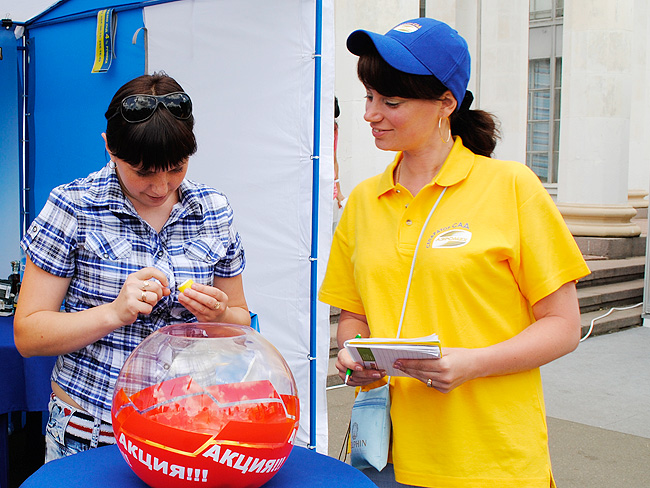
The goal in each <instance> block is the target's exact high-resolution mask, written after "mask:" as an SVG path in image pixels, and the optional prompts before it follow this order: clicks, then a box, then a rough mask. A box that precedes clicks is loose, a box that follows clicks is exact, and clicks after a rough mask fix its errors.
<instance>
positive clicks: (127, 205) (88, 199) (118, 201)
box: [82, 164, 203, 215]
mask: <svg viewBox="0 0 650 488" xmlns="http://www.w3.org/2000/svg"><path fill="white" fill-rule="evenodd" d="M178 192H179V203H180V204H181V205H182V207H183V210H184V214H198V215H203V206H202V205H201V202H200V200H199V198H197V197H196V195H195V194H194V193H193V192H192V191H191V185H190V183H189V182H188V181H187V180H183V182H182V183H181V185H180V186H179V187H178ZM82 200H83V201H84V202H85V203H86V204H87V205H88V206H90V207H108V208H109V209H110V210H111V211H112V212H117V213H129V214H132V215H137V212H136V211H135V208H134V207H133V204H132V203H131V201H130V200H129V199H128V198H127V197H126V196H125V195H124V192H123V191H122V187H121V186H120V181H119V179H118V178H117V173H116V172H115V168H114V167H112V166H111V165H110V164H107V165H106V166H104V167H103V168H102V169H101V170H99V171H98V172H96V173H94V175H93V180H92V183H91V184H90V186H89V187H88V190H87V191H86V193H85V195H84V196H83V197H82Z"/></svg>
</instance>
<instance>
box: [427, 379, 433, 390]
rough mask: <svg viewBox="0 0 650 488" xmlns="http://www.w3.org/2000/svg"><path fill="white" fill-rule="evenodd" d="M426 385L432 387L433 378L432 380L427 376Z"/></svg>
mask: <svg viewBox="0 0 650 488" xmlns="http://www.w3.org/2000/svg"><path fill="white" fill-rule="evenodd" d="M427 386H428V387H429V388H433V380H432V379H431V378H429V379H428V380H427Z"/></svg>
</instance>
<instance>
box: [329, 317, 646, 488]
mask: <svg viewBox="0 0 650 488" xmlns="http://www.w3.org/2000/svg"><path fill="white" fill-rule="evenodd" d="M542 377H543V380H544V392H545V396H546V407H547V414H548V425H549V436H550V449H551V460H552V462H553V472H554V474H555V478H556V482H557V485H558V488H645V487H649V486H650V328H649V327H638V328H635V329H629V330H625V331H621V332H616V333H614V334H609V335H603V336H596V337H590V338H588V339H587V340H586V341H584V342H582V343H581V344H580V346H579V347H578V349H577V350H576V351H575V352H573V353H571V354H569V355H568V356H565V357H563V358H560V359H559V360H557V361H555V362H553V363H551V364H548V365H546V366H544V367H543V368H542ZM327 397H328V411H329V426H330V433H329V453H330V455H331V456H334V457H338V454H339V450H340V448H341V445H342V442H343V437H344V435H345V430H346V428H347V423H348V421H349V418H350V417H349V415H350V408H351V406H352V401H353V391H352V389H351V388H347V387H345V388H335V389H330V390H329V391H328V394H327Z"/></svg>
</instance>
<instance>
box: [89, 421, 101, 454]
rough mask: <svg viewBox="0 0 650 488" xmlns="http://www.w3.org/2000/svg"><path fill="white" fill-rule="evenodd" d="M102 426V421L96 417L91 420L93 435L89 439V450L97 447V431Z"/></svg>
mask: <svg viewBox="0 0 650 488" xmlns="http://www.w3.org/2000/svg"><path fill="white" fill-rule="evenodd" d="M101 426H102V420H101V419H98V418H97V417H94V418H93V433H92V436H91V437H90V448H91V449H93V448H95V447H97V446H98V445H99V431H100V427H101Z"/></svg>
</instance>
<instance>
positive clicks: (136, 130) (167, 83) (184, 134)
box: [105, 72, 196, 171]
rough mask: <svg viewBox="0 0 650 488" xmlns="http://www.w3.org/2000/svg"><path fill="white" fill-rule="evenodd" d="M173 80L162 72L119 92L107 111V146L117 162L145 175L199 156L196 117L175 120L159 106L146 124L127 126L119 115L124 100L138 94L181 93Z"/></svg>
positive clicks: (139, 79)
mask: <svg viewBox="0 0 650 488" xmlns="http://www.w3.org/2000/svg"><path fill="white" fill-rule="evenodd" d="M182 91H184V90H183V88H182V87H181V86H180V85H179V84H178V83H177V82H176V80H174V79H173V78H172V77H170V76H168V75H167V74H165V73H162V72H159V73H154V74H152V75H142V76H139V77H137V78H135V79H133V80H131V81H129V82H128V83H125V84H124V85H122V87H121V88H120V89H119V90H117V92H116V93H115V95H114V96H113V99H112V100H111V103H110V104H109V105H108V110H106V114H105V116H106V118H107V119H108V121H107V123H106V144H107V146H108V149H109V150H110V152H111V153H112V154H114V155H115V156H116V157H117V158H119V159H122V160H124V161H126V162H127V163H129V164H130V165H131V166H133V167H136V168H142V169H143V170H145V171H148V170H154V171H167V170H169V169H171V168H174V167H176V166H178V165H179V164H181V163H182V162H183V161H184V160H185V159H187V158H188V157H190V156H191V155H192V154H194V153H195V152H196V137H195V136H194V131H193V129H194V116H193V115H192V116H190V118H188V119H186V120H180V119H177V118H176V117H174V116H173V115H172V114H171V113H170V112H169V111H168V110H167V109H165V108H163V106H162V105H159V106H158V108H157V109H156V111H155V112H154V114H153V115H152V116H151V117H150V118H149V119H147V120H145V121H144V122H139V123H131V122H127V121H126V120H124V118H122V117H121V116H119V115H117V116H115V115H116V114H117V112H118V110H119V106H120V103H122V100H123V99H124V98H125V97H128V96H130V95H137V94H148V95H165V94H167V93H174V92H182Z"/></svg>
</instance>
